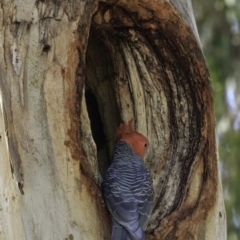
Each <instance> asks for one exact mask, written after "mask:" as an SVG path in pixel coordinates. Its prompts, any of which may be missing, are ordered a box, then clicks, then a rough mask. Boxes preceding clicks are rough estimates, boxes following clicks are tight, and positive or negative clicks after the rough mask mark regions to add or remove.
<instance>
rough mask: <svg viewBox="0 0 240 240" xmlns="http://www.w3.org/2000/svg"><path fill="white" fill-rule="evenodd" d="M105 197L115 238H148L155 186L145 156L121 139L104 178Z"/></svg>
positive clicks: (122, 239)
mask: <svg viewBox="0 0 240 240" xmlns="http://www.w3.org/2000/svg"><path fill="white" fill-rule="evenodd" d="M102 187H103V196H104V199H105V202H106V204H107V207H108V209H109V211H110V213H111V215H112V237H111V240H145V232H144V231H145V229H146V227H147V223H148V217H149V214H150V213H151V209H152V203H153V186H152V179H151V176H150V173H149V171H148V170H147V168H146V167H145V166H144V162H143V159H142V158H141V157H139V156H137V155H136V154H135V153H134V152H133V150H132V149H131V147H130V145H129V144H127V143H126V142H124V141H119V142H118V143H117V145H116V147H115V150H114V157H113V162H112V165H111V166H110V167H109V169H108V170H107V172H106V175H105V178H104V180H103V184H102Z"/></svg>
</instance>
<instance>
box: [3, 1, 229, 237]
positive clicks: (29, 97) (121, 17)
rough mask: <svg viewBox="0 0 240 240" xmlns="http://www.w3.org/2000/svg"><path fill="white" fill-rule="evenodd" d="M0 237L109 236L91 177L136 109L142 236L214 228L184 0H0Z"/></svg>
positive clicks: (203, 79)
mask: <svg viewBox="0 0 240 240" xmlns="http://www.w3.org/2000/svg"><path fill="white" fill-rule="evenodd" d="M0 20H1V24H0V44H1V45H0V54H1V55H0V56H1V58H0V74H1V75H0V89H1V111H0V120H1V121H0V134H1V139H0V189H1V191H0V199H1V200H0V202H1V205H0V238H1V239H20V240H21V239H46V240H47V239H87V240H91V239H109V238H110V232H111V223H110V216H109V214H108V211H107V209H106V207H105V205H104V202H103V199H102V196H101V187H100V185H101V179H102V177H103V175H104V173H105V171H106V169H107V167H108V166H109V164H110V161H111V155H112V150H113V147H114V144H115V130H116V127H117V126H118V125H119V124H120V122H122V121H128V120H129V119H131V118H132V117H133V116H134V117H135V118H136V128H137V130H138V131H139V132H141V133H142V134H144V135H145V136H147V137H148V139H149V141H150V144H151V145H150V149H149V151H148V154H147V156H146V159H145V163H146V165H147V167H148V169H149V170H150V171H151V174H152V177H153V183H154V189H155V200H154V208H153V212H152V215H151V218H150V221H149V226H148V230H147V232H148V239H161V240H164V239H184V240H186V239H198V240H202V239H209V240H212V239H220V240H223V239H226V218H225V209H224V203H223V196H222V186H221V179H220V173H219V165H218V157H217V148H216V140H215V118H214V110H213V96H212V89H211V83H210V79H209V73H208V70H207V66H206V63H205V60H204V57H203V53H202V51H201V46H200V41H199V37H198V33H197V28H196V24H195V21H194V16H193V12H192V8H191V2H190V1H175V0H172V1H170V2H169V1H163V0H158V1H157V0H156V1H147V0H132V1H124V0H120V1H111V0H108V1H102V2H98V1H83V0H76V1H74V0H71V1H63V0H62V1H36V2H34V1H30V0H22V1H3V3H2V4H1V5H0Z"/></svg>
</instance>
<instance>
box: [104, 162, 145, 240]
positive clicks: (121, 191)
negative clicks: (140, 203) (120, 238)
mask: <svg viewBox="0 0 240 240" xmlns="http://www.w3.org/2000/svg"><path fill="white" fill-rule="evenodd" d="M122 173H123V174H126V175H127V174H128V169H124V171H122V170H121V173H120V171H119V168H117V167H114V166H113V167H110V168H109V170H108V171H107V173H106V176H105V179H104V181H103V194H104V198H105V201H106V204H107V206H108V209H109V211H110V212H111V214H112V217H113V218H114V219H115V221H116V222H117V223H119V224H120V225H122V226H124V227H125V228H126V230H127V231H128V233H129V235H130V236H131V239H133V240H143V239H145V233H144V232H143V229H142V228H141V226H140V225H139V212H138V207H137V203H136V201H135V198H134V196H133V193H132V190H131V188H130V187H129V186H130V185H131V184H130V183H129V181H130V180H129V177H126V176H125V177H123V176H122Z"/></svg>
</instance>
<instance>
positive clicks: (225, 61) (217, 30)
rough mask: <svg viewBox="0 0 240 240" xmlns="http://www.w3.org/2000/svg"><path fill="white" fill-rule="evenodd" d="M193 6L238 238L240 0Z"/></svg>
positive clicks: (233, 239) (231, 230) (233, 234)
mask: <svg viewBox="0 0 240 240" xmlns="http://www.w3.org/2000/svg"><path fill="white" fill-rule="evenodd" d="M193 8H194V14H195V18H196V22H197V26H198V31H199V35H200V39H201V43H202V47H203V52H204V55H205V58H206V61H207V65H208V68H209V71H210V77H211V81H212V87H213V92H214V99H215V113H216V119H217V132H218V135H217V136H218V143H219V144H218V147H219V156H220V161H221V170H222V180H223V189H224V197H225V206H226V212H227V222H228V239H229V240H238V239H239V240H240V1H239V0H216V1H213V0H212V1H211V0H210V1H209V0H202V1H198V0H193Z"/></svg>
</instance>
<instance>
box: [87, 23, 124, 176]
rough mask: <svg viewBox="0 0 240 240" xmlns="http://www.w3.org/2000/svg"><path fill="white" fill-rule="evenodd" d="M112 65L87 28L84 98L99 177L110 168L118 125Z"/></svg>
mask: <svg viewBox="0 0 240 240" xmlns="http://www.w3.org/2000/svg"><path fill="white" fill-rule="evenodd" d="M112 61H113V60H112V59H111V56H110V54H109V51H108V49H107V47H106V45H105V43H104V41H103V40H102V38H101V33H100V32H99V31H97V30H95V29H94V27H91V30H90V35H89V42H88V49H87V52H86V92H85V98H86V104H87V110H88V115H89V119H90V122H91V131H92V135H93V139H94V141H95V144H96V147H97V158H98V166H99V171H100V174H101V176H102V177H103V176H104V174H105V172H106V170H107V168H108V167H109V166H110V164H111V159H112V153H113V148H114V145H115V141H116V140H115V133H116V128H117V127H118V125H119V124H120V122H121V118H120V112H119V108H118V104H117V100H116V95H115V87H114V77H115V75H114V69H113V64H112Z"/></svg>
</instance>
